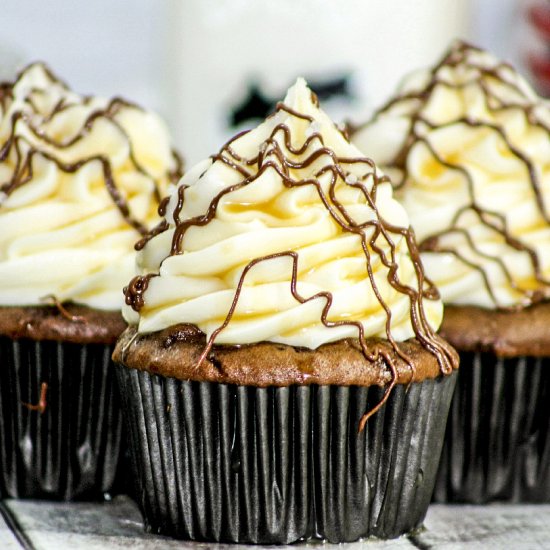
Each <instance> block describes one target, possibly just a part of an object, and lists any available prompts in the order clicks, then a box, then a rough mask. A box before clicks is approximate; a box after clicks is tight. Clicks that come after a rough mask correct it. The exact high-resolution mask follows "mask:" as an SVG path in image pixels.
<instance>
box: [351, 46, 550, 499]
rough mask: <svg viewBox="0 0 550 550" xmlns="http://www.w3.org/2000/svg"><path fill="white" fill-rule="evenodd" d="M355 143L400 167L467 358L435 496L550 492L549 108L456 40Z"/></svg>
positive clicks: (429, 265)
mask: <svg viewBox="0 0 550 550" xmlns="http://www.w3.org/2000/svg"><path fill="white" fill-rule="evenodd" d="M352 141H353V142H354V143H355V144H356V145H357V146H358V147H359V148H362V149H363V150H365V151H368V152H369V154H372V155H373V158H374V159H375V160H376V161H377V162H379V163H380V165H381V166H382V167H383V169H384V170H386V171H387V172H388V173H390V174H391V175H392V181H393V183H394V185H395V188H396V195H397V197H398V198H399V199H400V200H401V202H402V204H403V205H404V207H405V209H406V210H407V212H408V214H409V216H410V219H411V223H412V226H413V227H414V230H415V233H416V236H417V239H418V241H419V248H420V250H421V256H422V262H423V264H424V266H425V268H426V274H427V276H428V277H429V278H430V279H431V280H432V281H433V282H434V283H435V284H436V286H437V287H438V288H439V290H440V292H441V296H442V299H443V301H444V303H445V318H444V320H443V324H442V328H441V335H443V336H444V337H445V338H446V339H447V340H448V341H449V342H451V344H452V345H453V346H455V347H456V348H457V350H458V351H459V353H460V358H461V369H460V376H459V381H458V384H457V392H456V394H455V397H454V400H453V404H452V406H451V413H450V416H449V423H448V427H447V435H446V442H445V445H444V450H443V454H442V463H441V470H440V473H439V476H438V481H437V486H436V492H435V497H436V499H437V500H438V501H458V502H473V503H481V502H487V501H492V500H504V501H529V502H550V452H549V451H550V437H549V436H550V424H549V422H550V417H549V415H548V408H547V396H548V393H549V391H550V378H549V374H550V372H549V366H550V365H549V358H550V303H549V297H550V213H549V212H550V202H549V199H550V164H549V162H548V159H550V106H549V104H548V103H547V102H545V101H543V100H541V99H540V98H538V97H537V96H536V95H535V93H534V92H533V90H532V89H531V88H530V86H529V85H528V84H527V83H526V81H525V80H524V79H523V78H522V77H521V76H519V75H518V73H517V72H516V71H515V70H514V69H513V68H512V67H511V66H510V65H508V64H506V63H503V62H500V61H498V60H497V59H495V58H494V57H493V56H492V55H490V54H489V53H487V52H485V51H483V50H480V49H478V48H475V47H473V46H470V45H468V44H465V43H462V42H458V43H455V44H454V45H453V46H452V47H451V49H450V50H449V52H448V53H447V54H446V55H445V56H444V57H443V59H442V60H441V61H440V62H439V63H438V64H437V65H436V66H435V67H434V68H433V69H431V70H425V71H420V72H418V73H415V74H413V75H412V76H410V77H409V78H407V79H406V80H405V81H404V83H403V84H402V86H401V88H400V90H399V91H398V93H397V94H396V95H395V97H394V98H393V99H391V100H390V101H389V102H388V103H387V104H386V105H385V106H384V107H382V108H381V109H380V110H379V111H377V112H376V113H375V115H374V116H373V118H372V120H371V121H370V122H369V123H367V124H366V125H364V126H362V127H359V128H356V129H355V130H354V132H353V135H352Z"/></svg>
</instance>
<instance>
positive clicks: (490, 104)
mask: <svg viewBox="0 0 550 550" xmlns="http://www.w3.org/2000/svg"><path fill="white" fill-rule="evenodd" d="M480 53H484V52H483V50H480V49H479V48H476V47H475V46H472V45H470V44H467V43H464V42H457V43H455V44H454V45H453V46H452V48H451V49H450V51H449V52H448V53H447V54H446V55H445V56H444V57H443V59H442V60H441V62H440V63H438V64H437V65H436V66H435V67H434V68H433V69H432V70H431V72H430V75H429V79H428V82H427V84H426V85H424V87H423V88H422V89H419V90H415V91H411V92H406V93H403V94H400V95H397V96H396V97H394V98H392V99H391V100H390V101H389V102H388V103H387V104H386V105H384V106H383V107H382V108H380V109H379V110H378V111H377V112H376V113H375V115H374V117H373V120H372V121H371V122H369V123H367V125H369V124H372V123H373V122H376V120H377V119H378V118H381V117H384V116H387V115H388V114H390V115H391V112H392V109H393V108H394V107H396V106H401V105H410V109H409V110H406V112H407V115H406V116H408V117H410V125H409V130H408V134H407V135H406V136H405V139H404V140H403V145H402V146H401V148H400V150H399V151H398V152H397V153H396V154H395V155H394V157H393V159H391V160H390V161H389V162H387V163H386V165H385V166H386V167H387V168H393V169H397V171H398V172H399V173H400V174H401V179H400V180H399V181H394V184H395V187H396V188H397V189H399V188H401V187H406V186H407V184H408V182H409V174H408V171H407V158H408V156H409V153H410V152H411V150H412V148H413V147H415V146H416V145H417V144H419V143H421V144H422V145H423V146H425V147H426V148H427V149H428V151H429V153H430V155H431V156H432V157H433V158H434V159H435V160H436V161H437V162H438V163H439V164H440V165H441V166H443V167H444V168H446V169H448V170H450V171H454V172H457V173H459V174H461V176H463V178H464V181H465V182H466V186H467V190H468V196H469V203H468V204H466V205H465V206H463V207H461V208H460V209H458V210H457V212H456V214H455V215H454V217H453V219H452V220H451V222H450V224H449V225H448V227H447V228H446V229H445V230H443V231H440V232H437V233H432V234H431V235H429V236H428V237H427V238H426V239H424V240H423V241H422V242H420V243H419V247H420V249H421V250H422V251H431V252H441V253H449V254H452V255H454V256H455V257H456V258H458V259H459V260H460V261H461V262H462V263H464V264H465V265H467V266H469V267H470V268H471V269H473V270H475V271H477V272H478V273H479V274H480V276H481V278H482V280H483V283H484V286H485V289H486V291H487V293H488V295H489V296H490V298H491V300H492V302H493V303H494V305H495V307H497V308H499V309H513V308H509V307H505V306H504V305H503V304H501V303H500V302H499V299H498V297H497V296H496V292H495V288H494V286H493V284H492V282H491V278H490V277H489V274H488V272H487V271H486V270H485V269H484V267H483V265H479V264H478V263H476V262H474V261H471V260H469V259H468V258H467V257H466V256H464V255H463V254H461V253H460V252H459V251H458V250H457V249H456V248H454V247H451V246H446V245H445V237H447V236H450V235H453V234H454V235H459V236H461V237H462V239H463V240H464V242H465V243H466V244H467V246H468V247H469V249H470V250H472V251H473V252H474V253H475V254H476V255H477V256H479V257H482V258H484V259H485V260H488V261H489V262H490V263H491V264H493V265H496V266H498V269H499V270H500V272H501V273H502V274H503V275H504V277H505V279H506V281H507V283H508V285H509V287H510V288H511V289H513V290H515V291H516V292H517V293H519V294H520V296H521V297H522V300H521V304H520V305H518V306H517V307H525V306H528V305H531V304H534V303H536V302H539V301H541V300H543V299H547V298H548V297H550V279H549V278H548V277H545V276H544V274H543V273H542V270H541V265H540V258H539V256H538V254H537V252H536V250H535V249H534V248H533V247H532V246H530V245H529V244H528V243H526V242H524V241H523V240H522V239H521V238H517V237H516V236H514V235H513V234H512V233H511V231H510V229H509V227H508V223H507V220H506V217H505V215H504V214H502V213H500V212H497V211H492V210H489V209H487V208H483V207H482V206H480V204H479V202H478V200H477V199H476V189H475V176H474V175H472V173H471V172H470V171H469V170H468V166H467V165H463V164H460V163H459V162H452V161H449V160H447V159H445V158H444V157H443V156H442V155H441V154H439V153H438V152H437V151H436V148H435V146H434V145H433V144H432V142H431V141H430V136H429V134H430V132H431V131H433V130H439V129H443V128H447V127H452V126H457V125H459V126H464V127H465V128H468V129H486V130H488V131H489V132H491V133H493V134H495V135H496V136H498V139H499V140H500V141H501V142H502V143H503V144H504V145H505V147H506V149H507V153H508V154H509V155H510V156H511V157H513V158H515V159H517V160H518V161H519V162H520V163H521V164H522V165H523V166H524V167H525V183H526V186H527V185H528V186H529V188H530V190H531V192H532V193H533V197H534V201H535V202H536V206H537V210H538V213H539V214H540V217H541V219H542V220H543V222H544V223H545V224H546V225H550V215H549V214H548V212H547V208H546V205H545V199H544V196H543V192H542V189H541V182H540V178H539V174H538V171H537V167H536V165H535V161H534V160H533V159H531V158H530V157H529V156H528V155H527V154H526V153H525V152H523V151H521V150H520V149H518V148H517V147H515V146H514V145H513V143H511V141H510V139H509V138H508V136H507V133H506V129H505V127H503V126H501V125H499V124H498V123H497V122H494V121H489V120H484V119H477V118H475V116H474V115H473V114H468V115H465V116H461V117H459V118H455V119H452V120H449V121H446V122H445V123H441V124H435V123H433V122H432V121H430V120H429V118H427V117H426V115H425V108H426V107H427V105H429V102H430V100H431V98H432V97H433V94H434V93H436V91H437V89H439V88H440V87H445V88H448V89H453V90H462V89H465V88H467V87H468V86H470V85H472V84H473V85H476V86H477V87H478V88H479V89H480V90H481V93H482V97H483V102H484V107H485V108H486V109H487V111H488V112H489V113H491V114H492V115H495V116H498V115H499V114H506V113H507V112H510V111H514V110H515V111H521V112H522V113H523V116H524V117H525V119H526V121H527V123H528V124H529V125H531V126H533V127H536V128H539V129H541V130H542V131H544V133H545V134H546V135H548V136H549V137H550V126H549V125H547V123H545V122H544V121H543V120H541V119H540V117H539V116H538V115H537V112H536V111H537V109H538V108H544V109H546V110H547V107H544V106H542V102H539V101H537V100H536V99H533V98H532V97H530V96H529V95H528V94H527V93H526V92H525V90H524V89H523V88H522V87H521V85H520V83H521V82H520V81H519V80H518V81H514V79H511V78H510V77H509V75H515V74H516V73H515V71H514V69H513V68H512V67H511V66H510V65H509V64H507V63H503V62H502V63H495V64H494V65H493V66H487V65H486V64H484V63H483V62H482V61H480V59H479V56H478V54H480ZM457 68H459V69H460V70H463V71H464V74H468V77H467V78H464V79H463V81H458V82H450V81H449V77H448V74H449V71H452V70H455V69H457ZM470 75H471V76H470ZM494 84H497V85H498V86H499V89H500V90H506V92H507V94H508V95H510V97H511V98H514V99H513V100H504V99H503V98H502V97H501V93H495V91H493V90H492V88H491V87H492V85H494ZM400 116H403V115H400ZM420 128H424V130H425V132H419V130H420ZM360 130H361V127H356V128H353V129H352V133H354V134H355V133H356V132H358V131H360ZM352 137H353V136H352ZM466 216H470V217H472V216H473V217H474V218H475V219H477V220H478V221H479V222H480V223H481V224H482V225H483V226H485V227H486V228H487V229H489V230H490V231H492V232H494V233H496V234H498V235H499V237H500V238H502V240H503V241H504V242H505V243H506V245H507V246H509V247H510V248H511V249H513V250H516V251H519V252H524V253H525V254H526V255H527V256H528V258H529V262H530V265H531V268H532V271H533V276H534V279H535V280H536V282H537V283H538V285H539V288H536V289H533V288H522V287H521V285H520V284H518V283H517V281H516V279H514V276H513V274H512V273H511V272H510V270H509V269H508V267H507V266H506V264H505V263H504V261H503V260H502V258H501V256H499V255H496V254H495V255H492V254H488V253H486V252H484V251H482V250H481V249H480V248H479V246H478V245H477V244H476V243H475V242H474V240H473V239H472V236H471V234H470V233H469V231H468V229H467V225H466V224H467V223H468V222H465V217H466ZM461 223H462V226H461Z"/></svg>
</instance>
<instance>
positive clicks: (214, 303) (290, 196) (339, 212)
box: [114, 80, 457, 543]
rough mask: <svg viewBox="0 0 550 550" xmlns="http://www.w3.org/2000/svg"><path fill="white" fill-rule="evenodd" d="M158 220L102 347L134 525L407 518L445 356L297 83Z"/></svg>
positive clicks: (248, 536)
mask: <svg viewBox="0 0 550 550" xmlns="http://www.w3.org/2000/svg"><path fill="white" fill-rule="evenodd" d="M161 212H162V213H163V215H164V222H163V224H162V226H161V227H160V228H159V229H158V230H157V231H155V232H153V233H152V234H151V235H150V238H147V239H146V242H145V243H142V244H143V247H142V250H141V252H140V253H139V255H138V265H139V268H140V271H141V272H140V274H139V275H138V276H137V277H136V278H134V279H133V280H132V281H131V282H130V284H129V285H128V287H127V289H126V303H127V304H128V307H127V309H125V310H124V311H125V316H126V318H127V320H128V321H129V323H130V325H131V326H130V327H129V328H128V329H127V330H126V331H125V333H124V334H123V335H122V337H121V339H120V340H119V342H118V344H117V348H116V350H115V354H114V358H115V360H116V361H117V362H118V363H119V364H120V366H119V367H118V370H117V372H118V376H119V380H120V384H121V390H122V391H121V393H122V395H123V400H124V410H125V413H126V415H127V420H128V425H129V429H130V435H131V437H130V441H131V445H130V446H131V450H132V454H133V458H134V461H135V467H136V474H137V482H138V483H137V486H138V488H139V490H138V493H139V494H140V495H141V499H140V502H139V504H140V506H141V508H142V511H143V513H144V517H145V523H146V526H147V529H148V530H150V531H154V532H158V533H163V534H168V535H172V536H175V537H180V538H186V539H197V540H211V541H231V542H254V543H289V542H293V541H297V540H307V539H311V538H321V539H328V540H329V541H332V542H340V541H352V540H357V539H358V538H360V537H365V536H371V535H374V536H378V537H384V538H391V537H396V536H398V535H400V534H402V533H405V532H407V531H409V530H411V529H413V528H415V527H417V526H418V525H419V524H420V523H421V522H422V519H423V517H424V515H425V513H426V508H427V506H428V502H429V500H430V498H431V493H432V488H433V483H434V479H435V478H434V476H435V472H436V467H437V462H438V458H439V451H440V446H441V443H442V437H443V430H444V427H445V419H446V415H447V410H448V405H449V403H450V398H451V393H452V390H453V386H454V380H455V377H454V376H452V372H453V369H454V368H456V366H457V361H456V355H455V354H454V352H453V351H452V349H451V348H449V347H448V345H447V344H446V343H445V342H443V341H442V340H441V339H440V338H439V337H438V336H437V335H436V334H435V332H434V331H435V330H436V329H437V326H438V324H439V322H440V319H441V315H442V305H441V302H440V301H439V300H436V299H434V297H433V294H434V292H433V289H432V288H430V287H429V286H428V285H426V284H425V282H424V276H423V271H422V266H421V264H420V261H419V258H418V253H417V250H416V245H415V242H414V239H413V236H412V234H411V232H410V231H409V230H408V229H407V227H408V219H407V216H406V214H405V212H404V210H403V208H402V207H401V206H400V205H399V204H398V203H397V202H396V201H395V200H394V199H393V198H392V188H391V185H390V183H389V181H388V180H387V178H386V177H385V176H384V175H383V174H382V173H381V172H380V171H379V170H377V169H376V167H375V165H374V163H373V162H372V161H370V160H369V159H367V158H364V157H363V156H362V155H361V154H360V153H359V151H358V150H357V149H356V148H355V147H354V146H352V145H351V144H350V143H349V142H348V140H347V139H346V138H345V137H344V135H343V134H342V133H341V132H340V131H339V130H338V129H337V128H336V127H335V125H334V124H333V123H332V122H331V121H330V119H329V118H328V117H327V115H326V114H324V113H323V112H322V111H321V110H320V109H319V106H318V104H317V99H316V97H315V96H314V95H313V94H312V93H311V91H310V90H309V89H308V88H307V86H306V84H305V82H304V81H303V80H298V81H297V83H296V85H295V86H294V87H293V88H291V89H290V90H289V92H288V95H287V96H286V99H285V100H284V102H283V103H280V104H279V105H278V106H277V109H276V112H275V113H274V114H273V115H272V116H271V117H269V118H268V119H267V120H266V121H265V122H264V123H263V124H261V125H260V126H258V127H257V128H256V129H254V130H252V131H250V132H247V133H244V134H240V135H238V136H236V137H235V138H234V139H233V140H231V141H230V142H229V143H228V144H226V145H225V146H224V147H223V148H222V149H221V150H220V152H219V153H218V154H216V155H213V156H212V157H211V158H209V159H207V160H205V161H203V162H201V163H200V164H198V165H197V166H196V167H195V168H193V169H191V170H190V171H189V172H188V173H187V174H186V175H185V176H184V177H183V178H182V180H181V181H180V183H179V184H178V186H177V188H176V189H174V190H173V192H172V193H171V194H170V196H169V197H168V198H167V200H166V201H165V202H164V203H163V205H162V207H161ZM159 231H160V232H159ZM447 375H448V376H447ZM369 416H370V417H369Z"/></svg>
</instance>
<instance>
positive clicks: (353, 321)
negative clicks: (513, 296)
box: [124, 79, 448, 365]
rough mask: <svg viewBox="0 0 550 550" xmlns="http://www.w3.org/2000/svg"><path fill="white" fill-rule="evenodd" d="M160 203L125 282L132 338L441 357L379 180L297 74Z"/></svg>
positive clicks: (404, 228) (416, 269)
mask: <svg viewBox="0 0 550 550" xmlns="http://www.w3.org/2000/svg"><path fill="white" fill-rule="evenodd" d="M161 211H162V213H163V214H164V216H165V219H164V220H163V222H162V223H161V225H160V226H159V227H158V228H157V229H156V230H155V231H153V232H152V233H151V234H150V235H149V236H148V237H147V238H146V239H144V240H143V241H142V242H141V243H140V244H139V245H138V247H139V248H141V249H142V250H141V252H140V253H139V254H138V266H139V269H140V275H139V276H137V277H136V278H134V279H133V280H132V281H131V283H130V285H129V286H128V287H127V289H126V303H127V304H128V307H126V308H125V310H124V314H125V316H126V319H127V320H128V321H129V322H130V323H131V324H135V325H138V331H139V332H140V333H149V332H154V331H159V330H162V329H163V328H165V327H170V326H173V325H177V324H178V323H190V324H193V325H196V326H198V327H199V328H200V329H201V330H202V331H203V332H204V333H205V334H206V335H207V336H208V338H209V339H210V342H212V340H213V338H214V337H215V339H216V343H220V344H250V343H255V342H260V341H270V342H277V343H282V344H288V345H292V346H301V347H307V348H316V347H318V346H319V345H321V344H323V343H326V342H331V341H335V340H339V339H343V338H347V337H352V338H357V337H360V340H363V339H364V338H366V337H368V336H372V337H380V338H383V339H389V340H391V341H392V342H394V341H397V340H406V339H408V338H411V337H415V336H416V337H417V338H418V339H419V341H420V342H421V343H423V344H425V345H426V346H427V347H429V349H431V350H432V352H433V353H434V354H435V355H438V357H439V356H441V357H443V356H444V355H445V353H444V352H443V351H442V350H441V347H440V344H438V343H437V341H436V337H435V336H434V334H433V330H434V329H436V328H437V327H438V325H439V323H440V320H441V316H442V305H441V302H440V301H439V300H438V299H435V298H434V296H433V295H432V296H430V299H424V297H425V295H428V294H429V291H431V290H433V289H432V288H431V287H430V286H429V285H428V284H427V283H426V282H425V281H424V278H423V272H422V266H421V264H420V263H419V261H418V255H417V254H416V248H415V244H414V237H413V235H412V233H411V232H410V231H409V230H408V218H407V215H406V213H405V211H404V210H403V208H402V207H401V206H400V204H399V203H398V202H397V201H396V200H394V199H393V197H392V187H391V184H390V182H389V181H388V179H387V178H386V177H385V176H384V175H383V174H382V173H381V172H380V171H379V170H377V169H376V167H375V165H374V163H373V162H372V161H370V160H369V159H367V158H365V157H363V156H362V155H361V154H360V153H359V151H358V150H357V149H356V148H355V147H354V146H353V145H351V144H350V143H349V141H348V140H347V138H346V137H345V136H344V135H343V134H342V132H341V131H340V130H339V129H338V128H337V127H336V126H335V125H334V124H333V122H332V121H331V120H330V119H329V118H328V116H327V115H326V114H325V113H323V112H322V111H321V110H320V109H319V107H318V104H317V99H316V97H315V96H314V95H313V94H312V93H311V91H310V90H309V89H308V88H307V86H306V84H305V82H304V81H303V80H302V79H299V80H298V81H297V83H296V84H295V85H294V86H293V87H292V88H291V89H290V90H289V92H288V94H287V96H286V98H285V100H284V102H283V103H280V104H279V105H278V106H277V109H276V112H275V113H274V114H273V115H272V116H271V117H269V118H268V119H267V120H266V121H265V122H264V123H262V124H261V125H260V126H258V127H257V128H256V129H254V130H252V131H249V132H247V133H243V134H241V135H239V136H237V137H236V138H234V139H233V140H231V141H230V142H229V143H228V144H226V145H225V146H224V147H223V148H222V149H221V151H220V152H219V153H218V154H216V155H214V156H213V157H212V158H210V159H207V160H205V161H203V162H202V163H199V164H198V165H197V166H196V167H195V168H193V169H191V170H190V171H189V172H188V173H187V174H186V175H184V177H183V178H182V179H181V181H180V182H179V184H178V186H177V187H176V188H174V189H173V190H172V193H171V194H170V195H169V197H168V198H167V199H166V200H165V201H164V203H163V204H162V206H161ZM432 294H433V293H432ZM431 343H433V346H432V347H430V346H431V345H432V344H431ZM446 360H447V359H445V357H443V358H442V363H443V365H445V364H447V365H448V363H445V361H446Z"/></svg>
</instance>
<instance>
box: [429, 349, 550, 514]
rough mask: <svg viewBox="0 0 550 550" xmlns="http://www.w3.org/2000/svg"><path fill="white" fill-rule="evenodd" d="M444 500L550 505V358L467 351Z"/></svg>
mask: <svg viewBox="0 0 550 550" xmlns="http://www.w3.org/2000/svg"><path fill="white" fill-rule="evenodd" d="M434 500H435V501H437V502H464V503H473V504H481V503H485V502H490V501H507V502H550V358H546V357H519V358H513V359H501V358H498V357H496V356H495V355H494V354H492V353H461V354H460V374H459V377H458V383H457V388H456V393H455V395H454V398H453V401H452V404H451V410H450V412H449V420H448V424H447V431H446V435H445V443H444V446H443V451H442V456H441V463H440V469H439V472H438V476H437V482H436V487H435V492H434Z"/></svg>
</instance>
